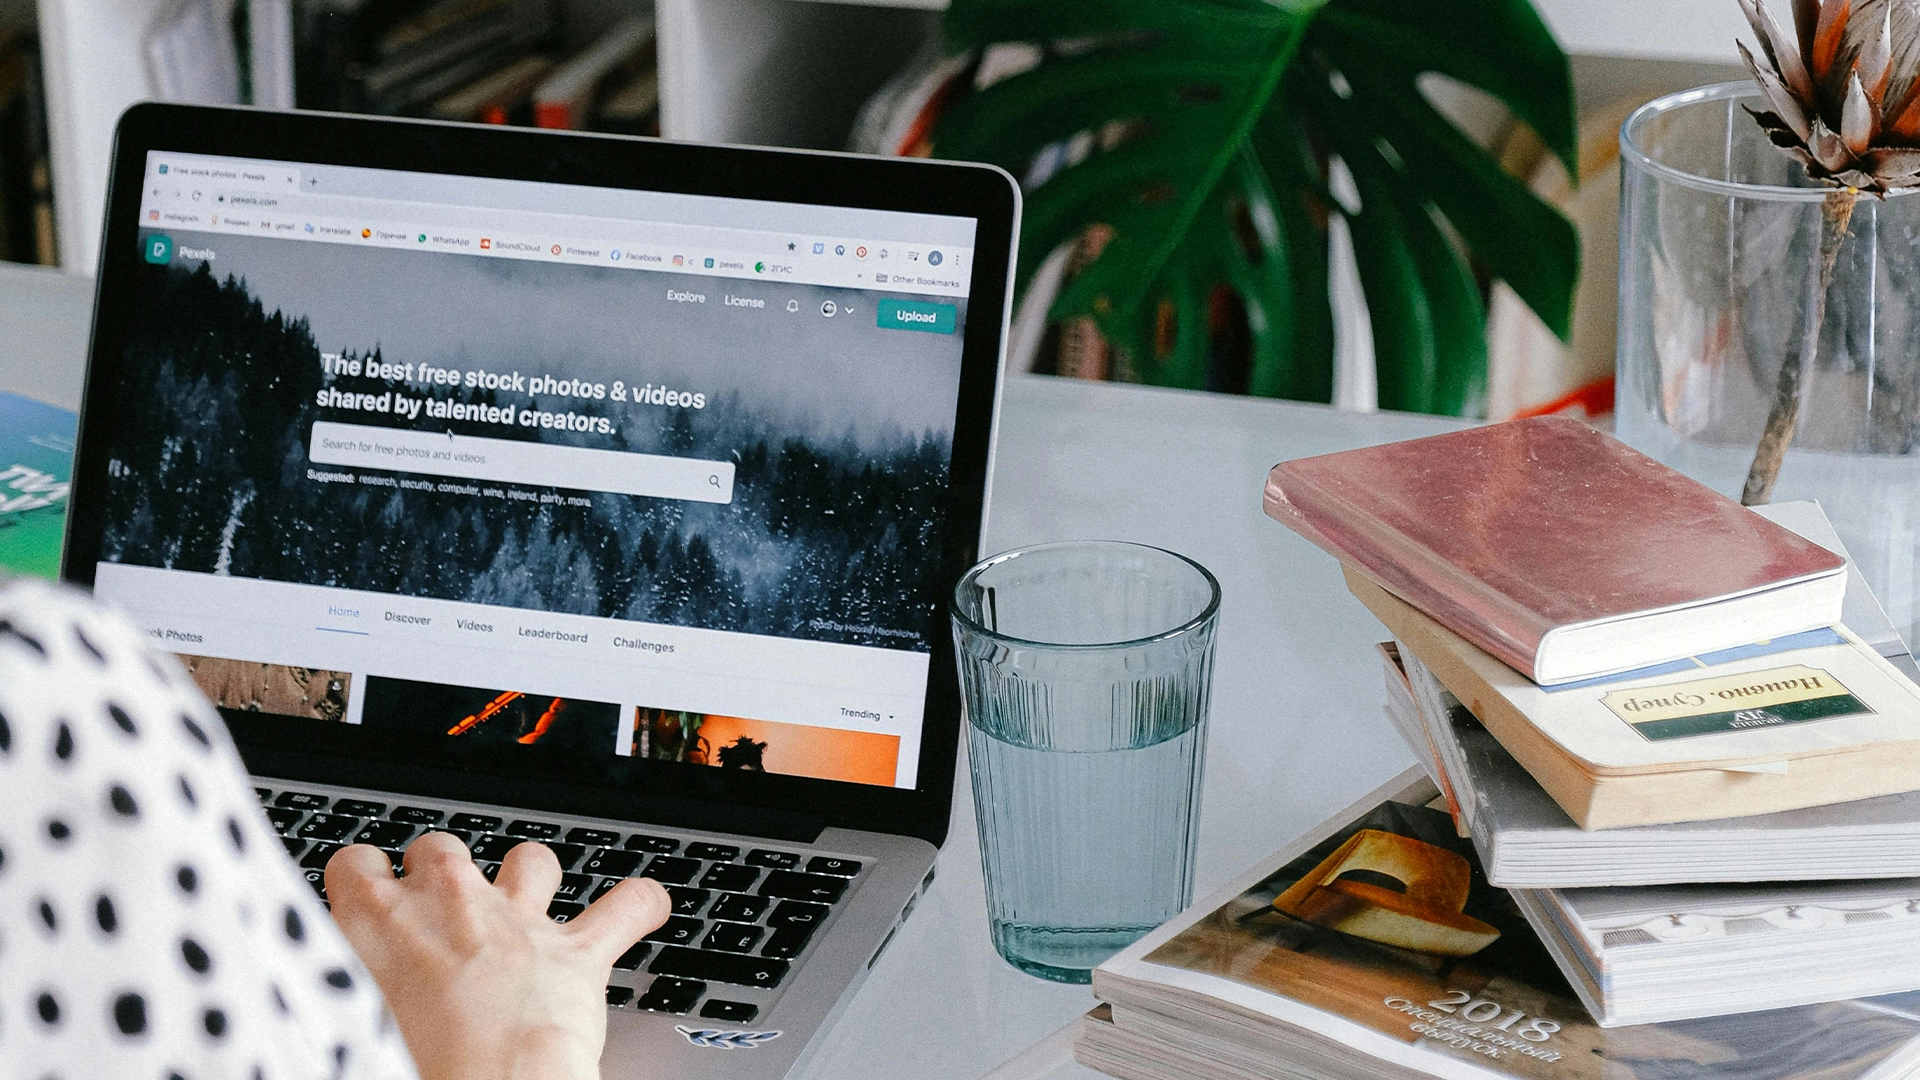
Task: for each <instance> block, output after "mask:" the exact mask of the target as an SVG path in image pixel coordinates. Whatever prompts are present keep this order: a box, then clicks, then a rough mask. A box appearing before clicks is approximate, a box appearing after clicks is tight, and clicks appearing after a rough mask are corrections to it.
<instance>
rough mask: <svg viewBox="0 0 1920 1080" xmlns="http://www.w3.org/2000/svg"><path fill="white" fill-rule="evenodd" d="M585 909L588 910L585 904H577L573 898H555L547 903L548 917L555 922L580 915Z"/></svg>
mask: <svg viewBox="0 0 1920 1080" xmlns="http://www.w3.org/2000/svg"><path fill="white" fill-rule="evenodd" d="M585 910H587V905H585V904H576V903H574V902H573V901H571V900H555V901H554V902H552V903H550V904H548V905H547V918H549V919H552V920H553V921H554V922H566V921H567V920H568V919H572V918H576V917H578V916H579V914H580V913H581V912H583V911H585Z"/></svg>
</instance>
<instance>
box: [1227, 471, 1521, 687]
mask: <svg viewBox="0 0 1920 1080" xmlns="http://www.w3.org/2000/svg"><path fill="white" fill-rule="evenodd" d="M1290 464H1291V462H1284V461H1283V462H1281V463H1280V464H1278V465H1275V466H1274V467H1273V471H1272V472H1271V473H1269V474H1268V476H1267V487H1266V495H1265V498H1264V500H1263V501H1264V505H1265V509H1266V512H1267V516H1268V517H1271V518H1273V519H1274V520H1275V521H1278V522H1280V523H1281V524H1283V525H1285V526H1287V527H1288V528H1290V529H1292V530H1293V531H1295V532H1297V533H1299V534H1300V535H1301V536H1304V537H1306V538H1307V539H1308V540H1309V541H1311V542H1312V543H1313V544H1314V545H1315V546H1316V547H1319V548H1320V549H1322V550H1324V551H1326V552H1328V553H1329V554H1331V555H1333V556H1334V557H1335V558H1337V559H1339V560H1340V561H1341V562H1343V563H1348V564H1350V565H1352V566H1355V567H1358V568H1359V569H1360V571H1361V572H1363V573H1365V574H1366V575H1367V576H1368V577H1370V578H1372V579H1374V580H1375V581H1377V582H1379V583H1380V584H1381V585H1382V586H1384V587H1385V588H1386V589H1387V590H1388V591H1389V592H1392V593H1394V594H1395V595H1397V596H1399V597H1401V598H1402V599H1404V600H1406V602H1407V603H1409V604H1412V605H1413V606H1414V607H1416V608H1419V609H1420V610H1421V611H1424V612H1426V613H1427V614H1428V615H1429V616H1431V617H1432V618H1433V619H1435V620H1436V621H1438V622H1440V623H1443V624H1445V625H1446V626H1447V627H1448V628H1449V629H1451V630H1453V631H1454V632H1455V633H1457V634H1459V635H1460V636H1461V637H1464V638H1466V639H1467V640H1469V641H1471V642H1473V643H1474V644H1475V645H1478V646H1479V647H1480V648H1481V649H1483V650H1485V651H1486V652H1489V653H1491V654H1493V655H1494V656H1496V657H1498V658H1499V659H1500V660H1501V661H1502V662H1503V663H1505V664H1506V665H1507V666H1508V667H1511V668H1514V669H1516V670H1519V671H1522V672H1525V673H1526V675H1527V677H1528V678H1532V677H1533V673H1534V666H1535V664H1534V661H1535V658H1536V657H1537V655H1538V653H1539V649H1540V641H1541V639H1542V638H1543V637H1545V636H1546V633H1547V631H1548V630H1550V629H1552V626H1551V625H1550V624H1549V623H1548V622H1547V620H1545V619H1544V618H1542V617H1541V616H1539V615H1538V614H1536V613H1534V612H1533V611H1532V610H1531V609H1529V608H1527V607H1526V606H1525V605H1523V604H1521V603H1519V602H1517V601H1515V600H1514V599H1513V598H1512V597H1509V596H1507V595H1506V594H1504V593H1502V592H1499V591H1498V590H1496V589H1494V588H1492V587H1491V586H1489V585H1487V584H1486V583H1485V582H1482V581H1480V580H1479V579H1478V578H1475V577H1473V576H1472V575H1470V574H1466V573H1462V572H1461V570H1460V568H1459V567H1457V566H1455V565H1453V564H1452V563H1450V562H1448V561H1447V560H1445V559H1443V558H1441V557H1440V556H1438V555H1436V554H1435V553H1434V552H1433V551H1431V550H1430V549H1428V548H1427V547H1425V546H1424V545H1422V544H1419V543H1417V542H1415V541H1414V540H1412V539H1411V538H1410V537H1408V536H1406V535H1405V534H1404V533H1401V532H1399V531H1398V530H1396V529H1393V528H1391V527H1390V526H1387V525H1385V524H1383V523H1381V522H1380V521H1379V520H1378V519H1377V518H1374V517H1372V516H1369V515H1366V514H1362V513H1360V512H1359V511H1357V510H1356V509H1354V508H1353V507H1352V506H1351V505H1349V504H1348V503H1347V501H1346V500H1344V499H1342V498H1340V497H1339V496H1338V495H1337V494H1336V493H1334V492H1332V491H1329V490H1327V489H1326V488H1324V487H1322V486H1321V485H1320V484H1317V483H1315V482H1313V481H1312V480H1309V479H1307V478H1306V477H1305V476H1302V475H1300V474H1299V473H1297V472H1295V471H1293V470H1290V469H1288V467H1287V466H1288V465H1290Z"/></svg>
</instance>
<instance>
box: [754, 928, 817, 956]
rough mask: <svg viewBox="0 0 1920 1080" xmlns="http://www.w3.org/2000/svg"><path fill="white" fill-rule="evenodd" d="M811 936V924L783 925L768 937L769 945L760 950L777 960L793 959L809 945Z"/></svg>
mask: <svg viewBox="0 0 1920 1080" xmlns="http://www.w3.org/2000/svg"><path fill="white" fill-rule="evenodd" d="M811 937H813V927H811V926H783V927H781V928H779V929H778V930H775V931H774V932H773V936H772V937H770V938H768V939H767V947H766V948H764V949H761V950H760V955H761V956H771V957H773V958H774V959H775V960H791V959H793V958H794V957H796V956H799V955H800V950H802V949H804V948H806V947H807V939H808V938H811Z"/></svg>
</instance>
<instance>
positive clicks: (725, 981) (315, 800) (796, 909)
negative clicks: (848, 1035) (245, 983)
mask: <svg viewBox="0 0 1920 1080" xmlns="http://www.w3.org/2000/svg"><path fill="white" fill-rule="evenodd" d="M255 790H256V791H257V792H258V793H259V796H260V802H261V804H262V805H263V806H264V807H265V808H266V812H267V817H268V818H269V819H270V820H271V821H272V822H273V826H274V828H275V829H276V830H278V831H279V833H280V836H281V839H282V842H283V843H285V844H286V846H287V854H289V855H291V856H293V858H294V860H295V861H296V862H298V863H299V864H300V867H301V871H302V873H304V874H305V875H306V878H307V881H308V883H310V884H311V885H312V886H313V891H314V892H315V893H316V894H317V895H318V896H319V897H320V899H321V901H322V902H323V903H324V902H325V901H326V899H327V887H326V882H325V873H324V870H325V867H326V865H327V860H328V859H331V858H332V857H333V853H334V852H336V851H339V850H340V849H341V848H342V847H343V846H345V845H347V844H355V843H359V844H371V845H373V846H374V847H377V848H379V849H381V850H382V851H384V852H386V853H387V857H388V858H389V859H390V860H392V862H393V867H394V871H395V873H398V872H399V871H400V858H401V852H402V851H404V850H405V849H406V846H407V845H408V844H409V843H411V842H412V841H413V840H414V839H416V838H417V837H419V836H420V835H421V834H423V833H427V832H445V833H451V834H452V835H454V836H457V837H459V838H460V840H461V842H462V843H465V844H466V845H467V847H468V849H469V850H471V851H472V852H473V858H474V861H475V862H476V863H478V864H479V866H480V871H481V873H483V874H485V875H486V877H487V880H489V881H492V880H493V879H494V877H495V875H496V874H498V873H499V871H500V860H501V859H502V858H504V857H505V856H506V853H507V852H508V851H510V850H512V849H513V848H514V846H516V845H518V844H522V843H525V842H527V841H528V840H538V841H540V842H541V843H544V844H546V845H547V847H548V848H549V849H550V850H552V852H553V853H554V855H555V856H556V857H558V858H559V860H560V869H561V871H562V873H561V878H560V888H559V891H558V892H557V893H555V895H554V899H553V902H552V903H551V904H549V905H548V907H547V914H548V915H549V916H550V917H552V918H553V919H555V920H556V921H559V922H565V921H566V920H568V919H571V918H573V917H575V916H576V915H579V914H580V913H581V912H582V911H585V910H586V906H587V905H588V904H590V903H592V902H593V901H594V900H596V899H598V898H599V897H600V896H601V895H602V894H604V893H606V892H607V891H608V890H609V889H612V888H613V887H614V886H615V885H617V884H619V883H620V882H621V881H624V880H625V879H627V878H630V877H647V878H653V879H654V880H656V881H658V882H660V883H661V884H662V885H664V886H666V890H667V895H668V896H669V897H670V898H671V899H672V901H673V914H672V915H671V916H670V917H669V918H668V919H667V922H666V925H664V926H662V927H660V928H659V929H658V930H655V931H654V932H653V933H651V934H648V935H647V936H646V938H645V939H644V940H642V941H641V942H639V943H638V944H636V945H635V946H634V947H633V948H631V949H628V950H627V951H626V953H625V954H624V955H622V956H621V957H620V959H618V960H616V961H615V962H614V965H613V967H614V972H613V982H612V983H610V984H609V985H608V987H607V1004H608V1005H609V1006H612V1007H614V1008H634V1009H643V1010H648V1011H651V1012H658V1013H666V1014H669V1015H674V1016H681V1015H686V1014H688V1013H690V1012H692V1011H694V1009H695V1008H696V1007H698V1008H699V1015H700V1016H702V1017H704V1018H706V1019H711V1020H724V1021H728V1022H731V1023H750V1022H752V1020H753V1019H754V1018H755V1017H756V1016H758V1015H759V1013H760V1011H761V1008H762V1006H763V1005H764V1004H765V1003H766V1001H765V995H764V994H763V993H742V992H741V991H745V990H748V989H749V988H751V990H753V991H768V990H773V989H775V988H777V987H779V986H780V985H781V984H782V983H783V982H784V981H786V979H787V976H788V974H789V973H790V972H791V971H792V970H793V968H794V967H795V966H796V965H798V964H799V963H800V962H801V960H802V959H803V957H804V954H805V953H806V950H807V946H808V944H809V943H810V942H811V941H812V940H813V939H814V937H815V935H816V933H817V932H818V931H819V929H820V928H821V927H822V926H824V925H825V924H826V922H827V920H828V919H829V918H830V917H831V916H832V914H833V909H834V905H835V904H836V903H838V902H839V900H840V899H841V897H842V896H844V895H845V894H846V892H847V890H848V889H849V888H850V887H851V886H852V884H853V883H854V881H855V880H856V879H858V878H859V876H860V872H861V870H862V868H863V867H862V864H861V862H860V861H859V860H855V859H849V858H842V857H839V856H834V855H819V854H814V853H812V852H806V851H798V850H793V849H790V848H784V847H780V846H778V845H773V846H765V847H763V846H758V845H750V846H744V847H743V846H737V845H732V844H719V843H712V842H708V841H691V840H682V839H681V838H679V837H675V836H672V835H669V834H667V833H666V832H663V831H659V830H653V831H648V832H634V833H624V832H616V831H613V830H609V829H588V828H566V827H563V826H561V825H558V824H555V823H553V822H549V821H542V820H539V819H537V818H513V819H508V818H504V817H497V816H492V815H488V814H473V813H455V812H449V811H444V810H438V809H434V808H431V807H425V806H407V805H389V804H387V803H382V802H371V801H367V800H364V799H332V798H329V797H328V796H326V795H320V794H316V793H313V792H308V791H297V790H286V789H274V788H265V787H262V788H256V789H255ZM735 998H747V999H749V1000H734V999H735Z"/></svg>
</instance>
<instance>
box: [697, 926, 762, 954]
mask: <svg viewBox="0 0 1920 1080" xmlns="http://www.w3.org/2000/svg"><path fill="white" fill-rule="evenodd" d="M766 932H767V931H766V930H765V928H763V927H759V926H748V925H747V924H746V923H730V922H717V923H714V924H713V927H712V928H711V929H709V930H708V931H707V938H706V940H705V941H702V942H701V943H700V947H701V948H703V949H719V950H720V951H722V952H752V951H753V947H754V946H755V945H758V944H760V936H761V935H762V934H765V933H766Z"/></svg>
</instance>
